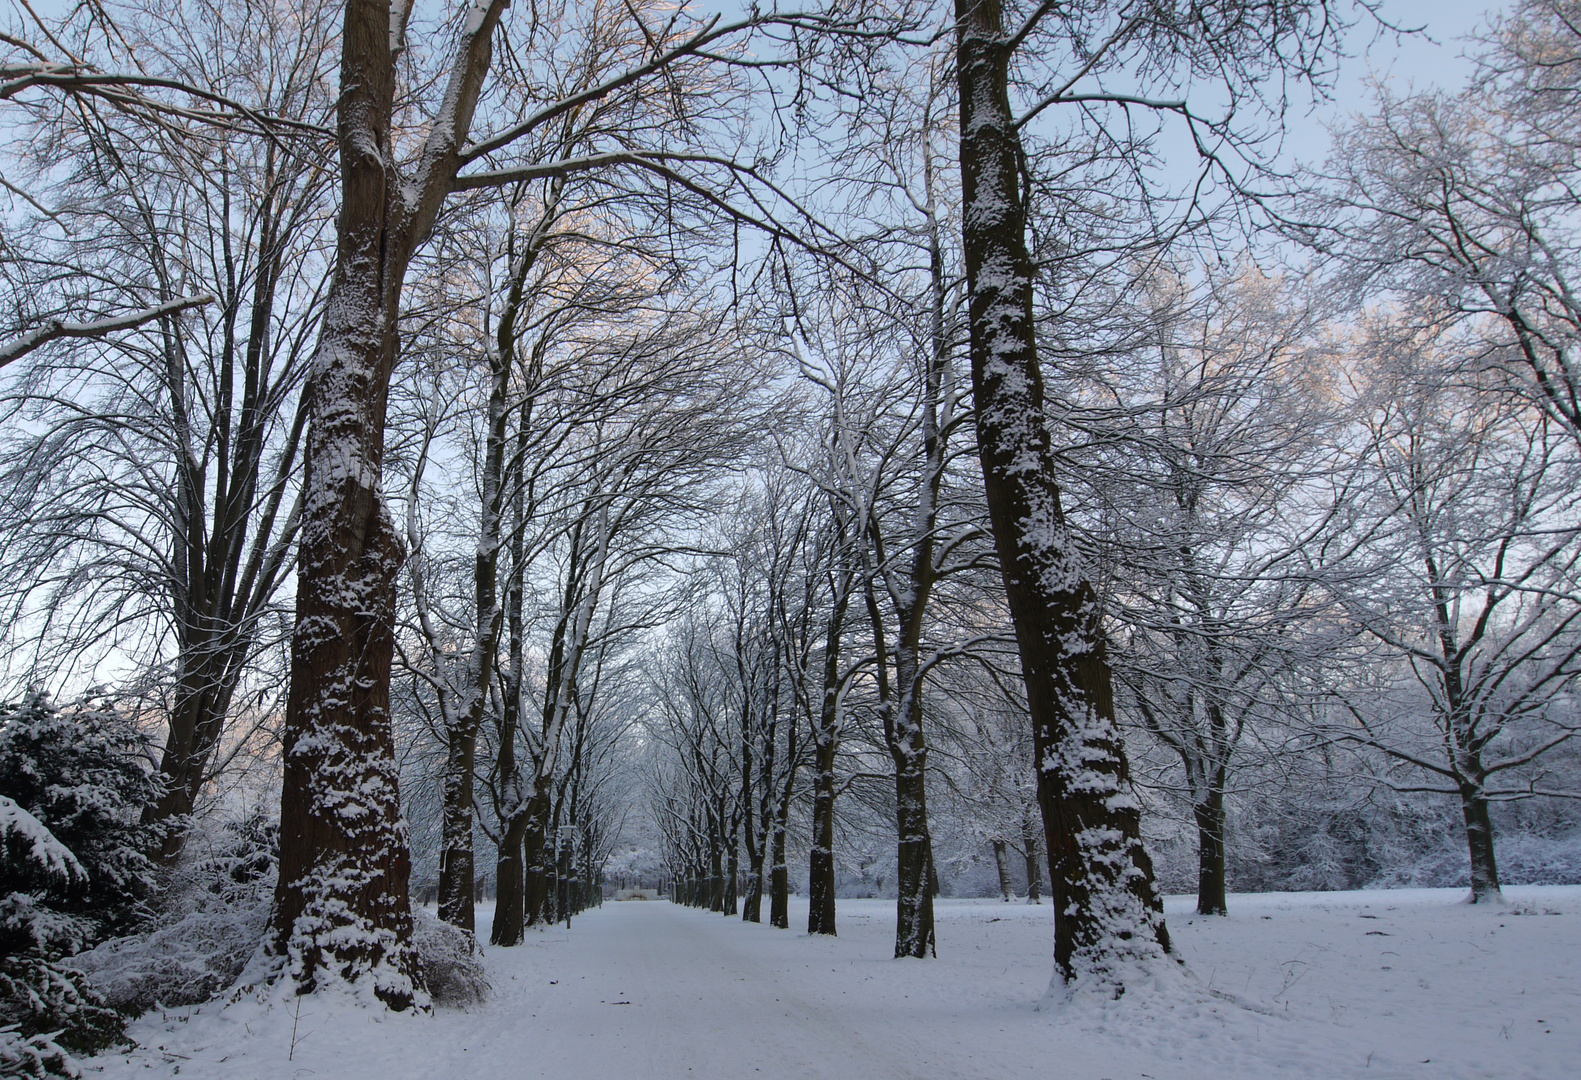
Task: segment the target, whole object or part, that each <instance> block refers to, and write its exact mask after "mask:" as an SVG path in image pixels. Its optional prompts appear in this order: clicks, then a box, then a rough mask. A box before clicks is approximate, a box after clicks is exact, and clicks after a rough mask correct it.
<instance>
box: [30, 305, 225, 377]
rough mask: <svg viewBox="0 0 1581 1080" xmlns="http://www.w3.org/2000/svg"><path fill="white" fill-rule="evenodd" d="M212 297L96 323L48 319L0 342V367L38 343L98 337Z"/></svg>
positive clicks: (135, 325)
mask: <svg viewBox="0 0 1581 1080" xmlns="http://www.w3.org/2000/svg"><path fill="white" fill-rule="evenodd" d="M213 302H214V297H213V296H212V295H210V294H209V293H203V294H201V295H199V296H183V297H180V298H178V299H175V300H168V301H166V302H165V303H163V304H156V305H154V306H153V307H150V308H144V309H142V310H141V311H133V312H130V313H128V314H126V315H117V316H116V317H115V318H113V319H100V320H98V321H97V322H88V323H73V322H65V321H63V320H61V319H51V320H49V321H48V322H47V323H45V324H44V325H43V326H41V327H39V328H38V329H37V330H34V331H32V332H31V333H27V334H23V335H22V336H21V337H19V338H13V339H12V340H10V341H8V342H6V343H5V344H3V345H0V368H3V367H5V366H6V365H7V364H10V363H13V362H14V361H17V360H20V359H22V357H24V356H26V355H27V354H28V353H30V352H32V351H33V350H34V349H36V348H38V347H39V346H41V345H47V344H49V343H50V342H51V341H55V340H58V339H60V338H100V337H105V336H106V335H108V334H113V333H115V332H116V331H117V330H132V329H135V328H136V327H139V326H142V325H143V324H144V323H146V322H153V321H154V320H155V319H162V318H164V317H165V316H167V315H179V314H180V313H181V312H183V311H186V310H187V309H188V308H195V307H202V306H203V305H205V304H212V303H213Z"/></svg>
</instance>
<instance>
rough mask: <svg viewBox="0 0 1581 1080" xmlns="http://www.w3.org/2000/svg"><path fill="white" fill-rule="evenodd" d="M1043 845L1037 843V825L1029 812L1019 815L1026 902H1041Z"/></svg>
mask: <svg viewBox="0 0 1581 1080" xmlns="http://www.w3.org/2000/svg"><path fill="white" fill-rule="evenodd" d="M1042 849H1043V845H1042V844H1040V843H1038V834H1037V826H1036V824H1035V823H1034V822H1033V821H1032V815H1031V814H1030V813H1028V814H1023V815H1022V817H1021V850H1022V853H1023V855H1024V857H1025V859H1026V864H1027V903H1029V904H1041V903H1042V902H1043V866H1042V853H1043V850H1042Z"/></svg>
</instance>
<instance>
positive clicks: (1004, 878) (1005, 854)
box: [993, 836, 1016, 904]
mask: <svg viewBox="0 0 1581 1080" xmlns="http://www.w3.org/2000/svg"><path fill="white" fill-rule="evenodd" d="M993 848H994V869H996V870H997V871H999V899H1001V900H1003V901H1004V902H1005V903H1007V904H1008V903H1010V901H1012V900H1014V899H1015V898H1016V885H1015V882H1014V881H1012V880H1011V879H1010V845H1009V844H1008V843H1007V842H1006V841H1005V838H1004V837H1002V836H996V837H994V839H993Z"/></svg>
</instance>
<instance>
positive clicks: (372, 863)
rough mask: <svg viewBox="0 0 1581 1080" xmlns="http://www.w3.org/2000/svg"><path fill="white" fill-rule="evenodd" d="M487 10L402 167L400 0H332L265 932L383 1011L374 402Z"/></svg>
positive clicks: (475, 82)
mask: <svg viewBox="0 0 1581 1080" xmlns="http://www.w3.org/2000/svg"><path fill="white" fill-rule="evenodd" d="M503 10H504V0H480V2H479V3H478V4H477V5H475V6H474V8H473V11H472V12H471V17H470V18H469V19H468V20H467V22H466V24H465V25H464V26H463V28H462V30H461V33H460V35H459V37H458V39H457V42H456V48H455V52H454V56H455V62H454V66H453V68H452V69H451V72H450V77H449V79H448V82H447V85H446V89H445V92H444V98H443V102H442V104H441V107H440V109H439V110H438V118H437V119H436V121H435V123H434V124H433V126H432V128H431V130H430V131H429V134H428V136H427V138H426V140H425V142H424V145H423V148H422V151H421V154H420V159H419V162H418V164H417V166H416V171H415V174H413V175H404V174H403V171H402V169H401V168H400V167H399V164H398V159H397V155H398V153H399V151H398V150H397V148H396V147H395V146H394V145H392V140H391V138H390V127H391V120H392V117H393V114H394V100H395V89H396V64H397V59H398V56H399V53H400V51H401V50H402V48H403V43H404V40H405V32H406V26H405V22H406V18H407V16H408V15H409V14H410V11H411V7H410V5H409V4H404V3H403V4H391V3H389V2H388V0H347V2H346V6H345V23H344V29H343V31H342V34H341V65H340V77H341V95H340V98H339V100H338V102H337V105H336V124H337V128H336V135H337V144H338V150H339V164H340V184H341V203H340V215H339V217H338V218H337V220H336V251H335V269H334V274H333V276H332V278H331V283H330V288H329V293H328V296H327V298H326V300H325V305H324V318H323V322H322V326H321V329H320V337H319V343H318V347H317V350H316V352H315V354H314V358H313V365H312V372H311V375H310V381H309V385H308V387H307V390H306V393H307V394H308V395H309V402H310V404H309V409H308V432H307V442H306V446H305V451H306V452H305V455H304V459H303V460H304V476H303V495H302V532H301V540H300V543H299V546H298V553H297V566H298V577H297V592H296V605H297V608H296V626H295V630H294V632H293V634H292V639H291V681H290V690H289V697H288V700H287V704H286V716H285V731H284V734H283V738H282V751H283V757H284V763H285V767H284V782H283V784H282V787H281V795H280V882H279V885H278V886H277V888H276V890H275V911H274V923H273V933H272V938H273V945H274V948H275V949H276V951H277V952H278V953H279V954H281V955H283V956H284V957H285V958H286V961H287V964H288V967H289V972H290V976H291V978H292V979H293V980H294V981H295V983H296V985H297V986H298V988H299V989H301V990H302V991H304V992H306V991H310V990H313V989H315V988H317V987H318V986H319V985H320V984H321V983H323V982H326V981H337V982H341V983H344V984H348V985H357V984H362V985H368V984H370V983H371V987H372V989H373V992H374V994H375V995H376V996H377V997H378V998H379V1000H381V1001H382V1002H384V1003H385V1004H386V1005H387V1006H388V1007H390V1008H391V1009H396V1010H403V1009H407V1008H413V1007H416V1006H419V1005H420V1003H421V1002H422V1000H423V985H422V973H421V971H420V968H419V965H418V961H417V955H416V953H415V951H414V950H413V948H412V944H411V938H412V915H411V902H410V900H409V899H408V897H407V883H408V878H409V877H410V873H411V860H410V856H409V854H408V848H407V837H406V823H405V822H404V821H403V820H402V818H401V810H400V796H399V792H398V790H397V787H396V777H397V768H396V762H395V745H394V736H393V732H392V728H391V724H390V711H389V706H390V664H391V659H392V657H393V654H394V646H395V599H396V588H395V582H396V575H397V574H398V573H399V572H400V568H401V563H402V561H403V559H404V558H405V551H404V549H403V547H402V545H401V541H400V538H399V536H398V534H397V533H396V530H395V525H394V522H392V521H391V520H390V512H389V509H388V507H387V505H386V504H385V500H384V493H383V490H382V474H383V465H384V423H385V412H386V406H387V404H388V400H389V388H390V376H391V373H392V371H393V369H394V365H395V358H396V351H397V347H398V344H399V326H398V322H399V317H400V309H401V289H402V285H403V283H404V281H405V277H406V270H407V266H408V264H409V263H410V261H411V257H412V253H413V251H414V250H415V249H416V247H417V245H418V244H419V243H421V242H422V240H423V239H424V238H425V237H426V236H427V234H428V230H429V228H430V227H431V226H432V224H433V222H434V219H435V217H436V216H437V215H438V213H439V209H440V207H441V206H442V205H443V204H444V201H445V198H446V197H447V196H448V195H449V193H450V188H451V184H452V183H453V181H454V178H455V176H456V172H457V170H458V169H459V168H460V165H461V158H460V149H461V143H462V141H463V140H465V138H466V137H467V132H468V131H469V129H470V128H471V124H472V115H473V110H474V109H475V107H476V104H477V100H478V94H479V91H480V89H481V87H482V83H483V78H484V75H485V74H486V72H487V71H488V68H489V62H490V57H491V53H492V41H493V36H494V31H495V27H496V26H497V25H498V23H499V17H500V13H501V11H503ZM392 16H393V21H392Z"/></svg>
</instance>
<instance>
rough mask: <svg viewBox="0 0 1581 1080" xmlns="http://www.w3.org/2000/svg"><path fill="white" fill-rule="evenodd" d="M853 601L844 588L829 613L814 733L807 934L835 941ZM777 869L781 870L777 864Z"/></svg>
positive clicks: (780, 833)
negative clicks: (837, 801) (843, 677)
mask: <svg viewBox="0 0 1581 1080" xmlns="http://www.w3.org/2000/svg"><path fill="white" fill-rule="evenodd" d="M849 599H850V591H849V589H848V588H846V587H842V588H841V589H840V590H839V592H838V594H837V595H836V596H835V599H834V605H833V607H831V608H830V610H829V622H828V625H827V628H826V633H825V635H824V649H823V700H822V702H821V704H820V705H819V708H818V716H817V718H816V720H815V722H814V727H813V734H812V738H813V780H812V785H813V786H812V792H813V795H812V848H811V850H810V851H809V852H808V853H807V898H808V906H807V932H808V933H809V934H829V935H831V936H832V935H834V933H835V900H834V890H835V871H834V794H835V783H834V780H835V777H834V762H835V755H836V753H837V752H838V751H839V748H840V635H841V633H842V631H843V629H844V626H845V613H846V608H847V605H848V603H849ZM776 825H777V826H778V827H779V829H780V831H778V832H776V834H775V842H776V844H778V845H779V850H780V853H781V856H783V852H784V835H783V825H782V823H779V822H776ZM775 870H776V872H778V870H779V864H778V862H776V864H775ZM775 925H776V926H778V925H779V924H778V923H775Z"/></svg>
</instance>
